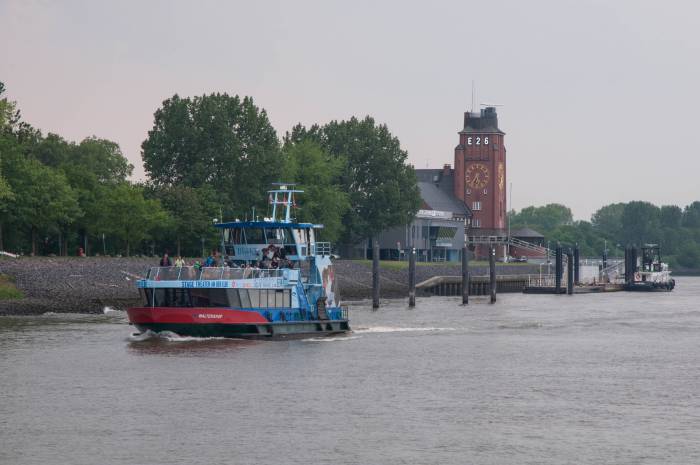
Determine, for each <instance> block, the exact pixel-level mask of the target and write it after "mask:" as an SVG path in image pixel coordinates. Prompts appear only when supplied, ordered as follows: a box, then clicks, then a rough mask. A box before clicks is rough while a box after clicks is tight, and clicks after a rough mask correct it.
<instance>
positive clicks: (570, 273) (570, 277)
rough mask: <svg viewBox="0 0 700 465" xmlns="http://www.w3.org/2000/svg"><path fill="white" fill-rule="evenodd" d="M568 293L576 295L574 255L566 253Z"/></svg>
mask: <svg viewBox="0 0 700 465" xmlns="http://www.w3.org/2000/svg"><path fill="white" fill-rule="evenodd" d="M566 293H567V294H569V295H574V254H573V253H572V252H571V251H569V252H567V253H566Z"/></svg>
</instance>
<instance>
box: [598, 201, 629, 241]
mask: <svg viewBox="0 0 700 465" xmlns="http://www.w3.org/2000/svg"><path fill="white" fill-rule="evenodd" d="M624 209H625V204H624V203H613V204H610V205H606V206H604V207H602V208H599V209H598V211H596V212H595V213H594V214H593V216H592V217H591V223H592V224H593V229H595V230H596V231H597V232H598V234H600V235H602V236H604V237H607V238H608V239H612V240H615V241H621V240H622V238H621V234H622V212H623V211H624Z"/></svg>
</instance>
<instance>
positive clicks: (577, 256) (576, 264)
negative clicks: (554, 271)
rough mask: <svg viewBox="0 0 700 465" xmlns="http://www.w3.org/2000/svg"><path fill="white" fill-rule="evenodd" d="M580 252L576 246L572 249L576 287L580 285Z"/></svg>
mask: <svg viewBox="0 0 700 465" xmlns="http://www.w3.org/2000/svg"><path fill="white" fill-rule="evenodd" d="M580 258H581V251H580V250H579V248H578V244H576V247H574V284H576V285H577V286H578V285H579V284H580V283H581V267H580V266H579V264H580Z"/></svg>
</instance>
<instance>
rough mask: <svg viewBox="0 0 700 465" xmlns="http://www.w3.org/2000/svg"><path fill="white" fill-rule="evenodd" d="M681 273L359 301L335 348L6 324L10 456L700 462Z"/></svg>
mask: <svg viewBox="0 0 700 465" xmlns="http://www.w3.org/2000/svg"><path fill="white" fill-rule="evenodd" d="M677 282H678V286H677V288H676V290H675V291H674V292H672V293H658V294H642V293H638V294H632V293H614V294H604V295H576V296H529V295H520V294H504V295H500V296H499V298H498V302H497V303H496V304H495V305H490V304H488V303H486V301H485V300H483V299H477V298H473V299H472V302H471V303H470V305H469V306H467V307H464V306H461V305H459V301H458V300H457V299H456V298H446V297H445V298H426V299H419V300H418V305H417V307H416V308H415V309H408V308H407V307H406V303H405V301H389V302H385V305H384V306H383V307H382V308H381V309H380V310H379V311H376V312H373V311H372V310H371V309H370V308H369V307H368V306H367V305H366V304H357V305H353V306H351V309H350V311H351V319H352V326H353V327H354V328H355V329H356V331H355V333H354V334H352V335H350V336H347V337H340V338H331V339H327V340H323V339H321V340H301V341H285V342H251V341H236V340H216V339H209V340H192V339H187V338H178V337H176V336H170V337H165V338H164V337H160V338H147V339H145V340H142V339H144V338H140V337H133V336H131V334H132V332H133V329H132V328H131V327H130V326H129V325H128V324H127V322H126V318H125V315H124V313H123V312H117V311H107V313H106V314H105V315H99V316H83V315H51V314H48V315H43V316H41V317H3V318H0V463H2V464H41V465H47V464H75V465H78V464H90V465H93V464H98V463H99V464H140V463H143V464H224V463H226V464H438V463H439V464H465V463H473V464H564V463H572V464H601V463H610V464H639V463H649V464H659V463H664V464H671V463H674V464H691V463H700V395H699V390H700V360H699V356H700V278H679V279H677Z"/></svg>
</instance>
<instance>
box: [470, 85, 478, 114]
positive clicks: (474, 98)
mask: <svg viewBox="0 0 700 465" xmlns="http://www.w3.org/2000/svg"><path fill="white" fill-rule="evenodd" d="M474 93H475V90H474V79H472V109H471V110H469V111H470V112H471V113H474V102H476V97H475V95H474Z"/></svg>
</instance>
